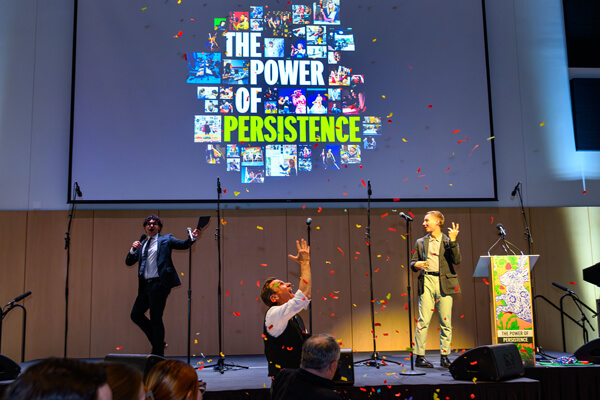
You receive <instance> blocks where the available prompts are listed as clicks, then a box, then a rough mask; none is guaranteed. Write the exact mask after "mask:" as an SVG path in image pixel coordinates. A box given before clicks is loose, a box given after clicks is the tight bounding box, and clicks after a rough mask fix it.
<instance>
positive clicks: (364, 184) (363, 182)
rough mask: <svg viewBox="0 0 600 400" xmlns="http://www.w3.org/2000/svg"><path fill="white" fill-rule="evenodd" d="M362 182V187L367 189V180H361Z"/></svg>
mask: <svg viewBox="0 0 600 400" xmlns="http://www.w3.org/2000/svg"><path fill="white" fill-rule="evenodd" d="M360 181H361V182H362V185H363V186H364V187H367V184H366V183H365V180H364V179H361V180H360Z"/></svg>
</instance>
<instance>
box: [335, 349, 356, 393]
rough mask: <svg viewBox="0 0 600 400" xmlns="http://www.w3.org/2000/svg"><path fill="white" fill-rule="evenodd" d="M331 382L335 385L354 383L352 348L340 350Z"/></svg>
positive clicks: (350, 384)
mask: <svg viewBox="0 0 600 400" xmlns="http://www.w3.org/2000/svg"><path fill="white" fill-rule="evenodd" d="M333 382H334V383H335V384H336V385H337V386H352V385H354V358H353V356H352V349H341V350H340V361H339V362H338V367H337V371H335V375H334V377H333Z"/></svg>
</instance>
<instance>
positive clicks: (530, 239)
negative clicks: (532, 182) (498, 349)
mask: <svg viewBox="0 0 600 400" xmlns="http://www.w3.org/2000/svg"><path fill="white" fill-rule="evenodd" d="M515 191H516V192H517V193H516V194H518V195H519V204H520V206H521V215H522V216H523V222H524V223H525V233H524V234H525V236H526V237H527V255H528V256H529V255H531V245H532V244H533V236H531V230H530V229H529V223H528V222H527V214H525V206H524V205H523V195H522V194H521V185H517V187H516V188H515ZM532 275H533V274H532ZM531 279H532V283H531V297H532V298H533V299H535V298H536V295H535V285H534V284H533V276H532V277H531ZM531 312H532V313H533V341H534V343H535V349H534V350H535V352H536V353H538V354H539V355H540V361H550V360H549V359H548V358H547V357H549V356H548V355H547V354H545V353H544V350H543V349H542V346H541V345H540V344H539V342H538V331H537V326H538V324H537V312H536V310H535V301H532V302H531ZM534 357H535V356H534Z"/></svg>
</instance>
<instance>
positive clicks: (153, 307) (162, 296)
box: [131, 278, 171, 356]
mask: <svg viewBox="0 0 600 400" xmlns="http://www.w3.org/2000/svg"><path fill="white" fill-rule="evenodd" d="M169 293H171V289H169V288H167V287H165V286H163V285H162V284H161V283H160V279H159V278H154V279H152V280H150V282H147V281H146V279H142V278H140V280H139V290H138V295H137V298H136V299H135V303H134V304H133V309H132V310H131V320H132V321H133V322H135V324H136V325H137V326H139V327H140V329H141V330H142V331H143V332H144V334H145V335H146V337H147V338H148V340H149V341H150V344H151V345H152V354H156V355H158V356H164V354H165V325H164V324H163V319H162V318H163V313H164V311H165V305H166V304H167V297H169ZM148 310H150V318H149V319H148V317H146V311H148Z"/></svg>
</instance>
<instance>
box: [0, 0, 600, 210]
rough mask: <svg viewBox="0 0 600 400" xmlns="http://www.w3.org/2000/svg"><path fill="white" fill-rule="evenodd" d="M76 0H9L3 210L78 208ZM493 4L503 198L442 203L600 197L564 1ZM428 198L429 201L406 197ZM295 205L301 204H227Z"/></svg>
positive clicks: (4, 0) (599, 164)
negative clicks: (576, 96) (575, 108)
mask: <svg viewBox="0 0 600 400" xmlns="http://www.w3.org/2000/svg"><path fill="white" fill-rule="evenodd" d="M73 4H74V1H73V0H52V1H44V0H19V1H17V0H0V55H1V56H0V188H1V192H0V193H1V194H0V209H4V210H26V209H45V210H46V209H47V210H60V209H67V208H68V205H67V204H66V200H67V191H68V188H67V182H68V170H69V165H68V152H69V127H70V122H69V121H70V96H71V87H70V84H71V58H72V35H73V9H74V6H73ZM485 5H486V9H487V10H486V11H487V13H486V14H487V28H488V44H489V62H490V83H491V93H492V107H493V127H494V134H495V137H496V138H495V146H496V147H495V149H496V169H497V184H498V201H497V202H459V203H442V204H440V206H443V207H449V206H451V207H483V206H486V207H487V206H493V207H511V206H515V207H516V206H518V202H517V200H516V199H511V197H510V193H511V191H512V189H513V188H514V186H515V184H516V183H517V182H518V181H522V182H523V185H524V190H523V194H524V200H525V206H529V207H541V206H584V205H600V184H599V182H598V177H599V176H600V155H599V153H598V152H579V153H578V152H576V151H575V144H574V136H573V123H572V119H571V106H570V97H569V82H568V68H567V60H566V50H565V38H564V28H563V17H562V1H561V0H513V1H510V0H503V1H490V0H488V1H486V2H485ZM542 123H544V124H543V126H540V125H541V124H542ZM583 177H585V179H586V189H587V190H588V194H586V195H584V194H583V193H582V192H583ZM428 204H429V205H430V206H431V207H435V206H437V204H436V203H428ZM319 205H320V206H323V204H319ZM319 205H317V206H319ZM419 205H421V206H422V205H423V203H420V204H419V203H406V204H402V206H403V207H410V206H419ZM290 206H292V207H293V206H294V205H291V204H261V205H256V204H254V205H249V204H232V205H224V208H236V207H241V208H256V207H260V208H265V207H266V208H281V207H290ZM325 206H327V207H348V206H349V205H348V204H346V203H344V204H326V205H325ZM352 206H356V207H362V206H364V204H361V203H357V204H353V205H352ZM377 206H378V207H385V206H386V204H378V205H377ZM389 206H393V207H399V204H398V203H394V204H390V205H389ZM80 207H81V208H94V209H97V208H148V207H152V206H151V205H104V206H98V205H86V206H80ZM193 207H194V208H212V207H214V205H212V204H204V205H194V206H193ZM161 208H191V206H190V205H186V204H182V205H166V206H164V205H161Z"/></svg>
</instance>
